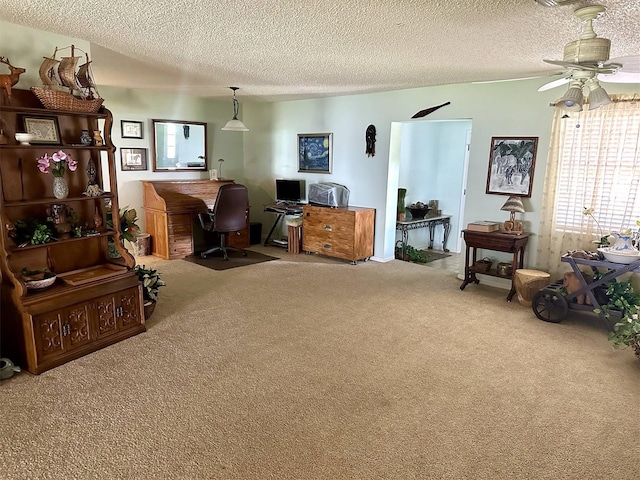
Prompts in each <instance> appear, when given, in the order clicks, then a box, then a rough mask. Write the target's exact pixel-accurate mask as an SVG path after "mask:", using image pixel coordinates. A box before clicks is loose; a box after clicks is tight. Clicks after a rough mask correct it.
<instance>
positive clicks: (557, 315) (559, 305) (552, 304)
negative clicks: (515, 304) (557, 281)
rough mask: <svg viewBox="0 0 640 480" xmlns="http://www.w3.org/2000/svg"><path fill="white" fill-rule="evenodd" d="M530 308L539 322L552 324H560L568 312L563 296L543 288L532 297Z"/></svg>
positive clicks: (555, 291)
mask: <svg viewBox="0 0 640 480" xmlns="http://www.w3.org/2000/svg"><path fill="white" fill-rule="evenodd" d="M531 308H532V309H533V313H535V314H536V317H538V318H539V319H540V320H544V321H545V322H552V323H560V322H561V321H562V319H563V318H564V317H566V316H567V312H568V311H569V305H568V304H567V300H566V299H565V298H564V295H562V293H560V292H558V291H557V290H552V289H550V288H543V289H542V290H540V291H539V292H538V293H536V294H535V295H534V296H533V299H532V300H531Z"/></svg>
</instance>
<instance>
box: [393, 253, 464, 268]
mask: <svg viewBox="0 0 640 480" xmlns="http://www.w3.org/2000/svg"><path fill="white" fill-rule="evenodd" d="M420 251H421V252H422V253H424V254H425V255H426V257H427V261H426V262H411V260H405V261H406V262H410V263H415V264H417V265H426V264H427V263H430V262H433V261H434V260H440V259H442V258H447V257H450V256H451V254H450V253H443V252H434V251H432V250H420ZM396 258H398V259H399V260H402V259H401V258H399V257H396Z"/></svg>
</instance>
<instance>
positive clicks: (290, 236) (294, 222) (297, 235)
mask: <svg viewBox="0 0 640 480" xmlns="http://www.w3.org/2000/svg"><path fill="white" fill-rule="evenodd" d="M301 246H302V218H294V219H291V220H287V251H288V252H289V253H300V248H301Z"/></svg>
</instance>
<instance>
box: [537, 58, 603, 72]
mask: <svg viewBox="0 0 640 480" xmlns="http://www.w3.org/2000/svg"><path fill="white" fill-rule="evenodd" d="M544 61H545V62H547V63H550V64H551V65H558V66H560V67H565V68H568V69H570V70H587V71H591V72H595V71H596V70H598V67H597V66H595V65H586V64H584V63H571V62H564V61H562V60H544Z"/></svg>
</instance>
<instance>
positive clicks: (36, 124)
mask: <svg viewBox="0 0 640 480" xmlns="http://www.w3.org/2000/svg"><path fill="white" fill-rule="evenodd" d="M22 122H23V125H24V131H25V132H27V133H29V134H31V135H33V139H32V140H31V141H30V143H32V144H40V145H60V143H61V142H60V127H59V126H58V119H57V118H56V117H32V116H24V117H23V118H22Z"/></svg>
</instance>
